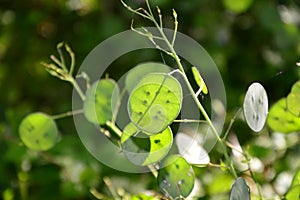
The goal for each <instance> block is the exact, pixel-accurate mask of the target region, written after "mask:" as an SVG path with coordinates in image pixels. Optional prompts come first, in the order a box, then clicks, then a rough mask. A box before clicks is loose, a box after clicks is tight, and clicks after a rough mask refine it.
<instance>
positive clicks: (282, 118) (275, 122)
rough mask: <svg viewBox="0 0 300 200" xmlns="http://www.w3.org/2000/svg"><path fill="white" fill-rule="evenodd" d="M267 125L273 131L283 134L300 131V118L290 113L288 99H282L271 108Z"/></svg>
mask: <svg viewBox="0 0 300 200" xmlns="http://www.w3.org/2000/svg"><path fill="white" fill-rule="evenodd" d="M267 123H268V125H269V127H270V128H271V129H273V130H274V131H278V132H281V133H292V132H296V131H299V130H300V118H299V117H296V116H295V115H293V114H291V113H290V112H289V111H288V109H287V106H286V98H282V99H280V100H279V101H278V102H276V103H275V104H274V105H273V106H272V107H271V109H270V112H269V117H268V120H267Z"/></svg>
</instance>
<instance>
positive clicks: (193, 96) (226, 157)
mask: <svg viewBox="0 0 300 200" xmlns="http://www.w3.org/2000/svg"><path fill="white" fill-rule="evenodd" d="M146 4H147V7H148V9H149V13H150V15H149V18H150V20H151V21H152V22H153V23H154V25H155V26H156V28H157V29H158V30H159V32H160V34H161V36H162V38H163V39H164V41H165V42H166V45H167V46H168V48H169V50H170V53H171V55H172V57H173V58H174V59H175V62H176V64H177V66H178V68H179V70H180V71H181V73H182V76H183V79H184V81H185V83H186V85H187V86H188V89H189V91H190V93H191V94H192V98H193V99H194V101H195V102H196V104H197V106H198V108H199V110H200V111H201V113H202V114H203V116H204V118H205V120H206V121H207V122H208V124H209V126H210V128H211V129H212V131H213V133H214V135H215V137H216V138H217V140H218V142H219V144H220V145H221V148H222V151H223V153H224V156H225V159H226V161H227V162H228V164H229V170H230V172H231V174H232V175H233V176H234V177H235V178H237V177H238V176H237V174H236V171H235V168H234V167H233V163H232V161H231V159H230V157H229V154H228V151H227V147H226V144H225V143H224V142H223V140H222V139H221V138H220V136H219V134H218V132H217V130H216V128H215V126H214V125H213V123H212V121H211V120H210V118H209V116H208V114H207V113H206V111H205V109H204V107H203V106H202V104H201V103H200V101H199V99H198V98H197V96H196V94H195V92H194V90H193V88H192V86H191V84H190V82H189V80H188V78H187V75H186V73H185V71H184V69H183V66H182V64H181V60H180V58H179V56H178V55H177V53H176V51H175V49H174V45H172V44H171V43H170V42H169V40H168V38H167V37H166V35H165V33H164V31H163V27H160V26H159V24H158V23H157V21H156V20H155V18H154V16H153V14H152V11H151V8H150V6H149V2H148V0H146ZM175 20H176V21H177V17H176V18H175ZM173 40H174V41H175V39H173ZM172 43H173V41H172Z"/></svg>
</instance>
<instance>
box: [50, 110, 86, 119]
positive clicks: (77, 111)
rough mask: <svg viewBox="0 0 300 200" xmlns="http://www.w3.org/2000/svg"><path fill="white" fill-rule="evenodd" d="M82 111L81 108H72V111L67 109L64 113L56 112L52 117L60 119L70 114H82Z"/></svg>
mask: <svg viewBox="0 0 300 200" xmlns="http://www.w3.org/2000/svg"><path fill="white" fill-rule="evenodd" d="M82 113H83V109H79V110H74V111H68V112H65V113H61V114H57V115H52V119H54V120H56V119H61V118H65V117H69V116H72V115H78V114H82Z"/></svg>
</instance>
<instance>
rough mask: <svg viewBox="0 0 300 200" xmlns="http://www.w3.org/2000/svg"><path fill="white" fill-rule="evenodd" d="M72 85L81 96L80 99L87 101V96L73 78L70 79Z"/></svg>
mask: <svg viewBox="0 0 300 200" xmlns="http://www.w3.org/2000/svg"><path fill="white" fill-rule="evenodd" d="M70 83H71V84H72V85H73V87H74V88H75V90H76V91H77V93H78V94H79V96H80V98H81V100H82V101H84V100H85V95H84V93H83V92H82V90H81V88H80V87H79V85H78V83H77V82H76V80H75V79H74V78H73V77H72V76H71V77H70Z"/></svg>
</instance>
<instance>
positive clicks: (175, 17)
mask: <svg viewBox="0 0 300 200" xmlns="http://www.w3.org/2000/svg"><path fill="white" fill-rule="evenodd" d="M173 17H174V34H173V39H172V46H173V47H174V44H175V40H176V34H177V29H178V21H177V13H176V11H175V10H174V9H173Z"/></svg>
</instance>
